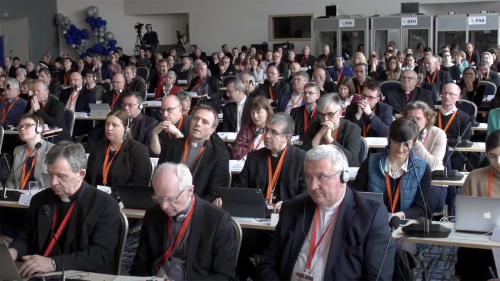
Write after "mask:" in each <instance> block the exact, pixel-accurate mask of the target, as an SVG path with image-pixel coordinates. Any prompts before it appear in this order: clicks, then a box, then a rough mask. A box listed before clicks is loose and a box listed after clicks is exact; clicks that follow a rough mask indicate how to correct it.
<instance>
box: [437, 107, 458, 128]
mask: <svg viewBox="0 0 500 281" xmlns="http://www.w3.org/2000/svg"><path fill="white" fill-rule="evenodd" d="M457 114H458V110H457V111H455V113H453V116H451V118H450V121H448V124H446V128H444V129H443V113H441V111H440V112H439V128H441V129H443V130H444V132H445V133H447V132H448V129H449V128H450V126H451V123H453V120H455V117H457Z"/></svg>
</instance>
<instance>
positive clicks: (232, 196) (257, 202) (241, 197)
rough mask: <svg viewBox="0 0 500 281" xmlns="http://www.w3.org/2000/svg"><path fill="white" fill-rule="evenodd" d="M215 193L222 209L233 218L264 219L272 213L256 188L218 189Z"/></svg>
mask: <svg viewBox="0 0 500 281" xmlns="http://www.w3.org/2000/svg"><path fill="white" fill-rule="evenodd" d="M217 191H218V192H219V196H220V198H221V199H222V209H223V210H224V211H226V212H228V213H229V214H230V215H231V216H233V217H245V218H265V217H267V216H268V215H269V214H270V213H271V212H272V210H268V208H267V204H266V200H265V199H264V196H263V195H262V190H260V189H258V188H237V187H219V188H217Z"/></svg>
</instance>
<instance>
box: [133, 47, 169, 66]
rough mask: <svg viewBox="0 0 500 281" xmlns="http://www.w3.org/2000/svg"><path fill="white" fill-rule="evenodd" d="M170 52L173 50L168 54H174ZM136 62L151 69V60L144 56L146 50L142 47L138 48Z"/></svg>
mask: <svg viewBox="0 0 500 281" xmlns="http://www.w3.org/2000/svg"><path fill="white" fill-rule="evenodd" d="M172 53H173V52H172V51H171V52H170V54H171V55H172V56H175V55H174V54H172ZM137 62H138V63H139V65H140V66H142V67H146V68H147V69H151V60H150V59H149V58H147V57H146V50H145V49H144V48H140V49H139V55H138V56H137Z"/></svg>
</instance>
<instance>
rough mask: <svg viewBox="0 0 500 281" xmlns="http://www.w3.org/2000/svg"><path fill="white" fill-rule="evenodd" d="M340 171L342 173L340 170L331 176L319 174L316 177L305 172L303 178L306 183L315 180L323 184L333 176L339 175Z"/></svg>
mask: <svg viewBox="0 0 500 281" xmlns="http://www.w3.org/2000/svg"><path fill="white" fill-rule="evenodd" d="M340 173H342V171H340V172H337V173H335V174H333V175H331V176H325V175H319V176H318V177H313V176H311V175H308V174H306V175H305V179H306V181H307V182H308V183H311V182H313V181H316V182H317V183H319V184H324V183H327V182H328V181H329V180H330V179H332V178H333V177H334V176H336V175H340Z"/></svg>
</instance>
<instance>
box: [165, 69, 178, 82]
mask: <svg viewBox="0 0 500 281" xmlns="http://www.w3.org/2000/svg"><path fill="white" fill-rule="evenodd" d="M167 76H174V80H177V73H175V71H172V70H169V71H168V72H167Z"/></svg>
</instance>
